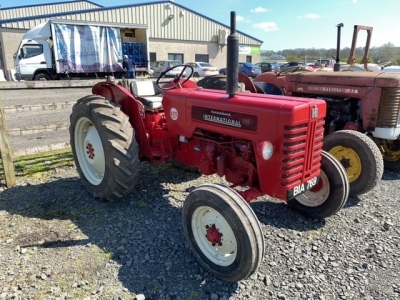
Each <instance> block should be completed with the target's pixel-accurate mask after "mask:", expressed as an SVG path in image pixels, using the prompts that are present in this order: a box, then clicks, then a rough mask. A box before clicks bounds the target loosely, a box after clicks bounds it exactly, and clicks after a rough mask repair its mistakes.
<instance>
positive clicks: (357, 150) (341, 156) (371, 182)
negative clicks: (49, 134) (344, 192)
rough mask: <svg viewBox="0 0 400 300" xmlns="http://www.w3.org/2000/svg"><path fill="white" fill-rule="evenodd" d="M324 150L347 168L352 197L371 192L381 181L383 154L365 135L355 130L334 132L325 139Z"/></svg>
mask: <svg viewBox="0 0 400 300" xmlns="http://www.w3.org/2000/svg"><path fill="white" fill-rule="evenodd" d="M323 149H324V150H325V151H327V152H329V153H330V154H332V155H333V156H334V157H335V158H336V159H337V160H338V161H340V163H341V164H342V165H343V167H344V168H345V170H346V173H347V176H348V178H349V182H350V196H357V195H361V194H364V193H367V192H369V191H371V190H372V189H373V188H374V187H376V185H377V184H378V183H379V181H380V180H381V178H382V175H383V159H382V154H381V153H380V150H379V148H378V146H377V145H376V144H375V143H374V141H373V140H372V139H371V138H369V137H368V136H366V135H365V134H363V133H361V132H358V131H354V130H339V131H336V132H333V133H331V134H328V135H327V136H326V137H325V139H324V146H323Z"/></svg>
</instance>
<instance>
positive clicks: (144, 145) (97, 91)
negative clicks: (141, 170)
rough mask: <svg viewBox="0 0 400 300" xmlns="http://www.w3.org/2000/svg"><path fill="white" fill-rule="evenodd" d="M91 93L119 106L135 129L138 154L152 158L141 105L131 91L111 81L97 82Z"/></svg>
mask: <svg viewBox="0 0 400 300" xmlns="http://www.w3.org/2000/svg"><path fill="white" fill-rule="evenodd" d="M92 93H93V94H94V95H100V96H103V97H104V98H106V99H108V100H110V101H113V102H115V103H117V104H119V105H120V106H121V110H122V111H123V112H124V113H125V114H126V115H127V116H128V117H129V122H130V123H131V125H132V127H133V128H134V129H135V137H136V141H137V143H138V144H139V155H140V156H145V157H148V158H153V155H152V154H151V149H150V142H149V139H148V137H147V134H146V128H145V126H144V122H143V117H144V109H143V106H142V104H141V103H140V102H139V101H138V100H136V99H135V98H134V97H133V95H132V94H131V92H129V91H128V90H127V89H126V88H124V87H123V86H120V85H117V84H115V83H113V82H98V83H96V84H95V85H94V86H93V88H92Z"/></svg>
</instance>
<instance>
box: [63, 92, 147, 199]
mask: <svg viewBox="0 0 400 300" xmlns="http://www.w3.org/2000/svg"><path fill="white" fill-rule="evenodd" d="M70 123H71V125H70V128H69V131H70V137H71V148H72V153H73V157H74V161H75V165H76V168H77V171H78V173H79V175H80V178H81V181H82V183H83V185H84V186H85V187H86V189H87V190H88V191H89V192H90V193H91V194H92V195H93V196H94V197H96V198H100V199H103V200H109V201H114V200H118V199H120V198H122V197H123V196H125V195H126V194H127V193H128V192H129V191H130V190H131V189H132V187H133V186H134V184H135V182H136V180H137V178H138V176H137V175H138V169H139V158H138V155H139V146H138V144H137V142H136V140H135V135H134V130H133V128H132V126H131V124H130V123H129V118H128V116H126V115H125V114H124V113H123V112H122V111H121V110H120V106H119V105H117V104H115V103H112V102H110V101H108V100H106V99H105V98H104V97H100V96H87V97H84V98H82V99H80V100H78V102H77V103H76V104H75V105H74V106H73V108H72V113H71V115H70Z"/></svg>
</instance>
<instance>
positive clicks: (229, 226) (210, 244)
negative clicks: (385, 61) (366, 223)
mask: <svg viewBox="0 0 400 300" xmlns="http://www.w3.org/2000/svg"><path fill="white" fill-rule="evenodd" d="M231 18H232V21H231V35H230V36H229V37H228V70H229V74H228V78H229V80H228V88H227V92H224V91H217V90H207V89H203V88H200V87H198V86H197V84H196V83H195V82H193V81H191V80H189V79H190V77H191V75H192V74H193V69H192V68H190V67H189V66H187V65H185V66H183V67H184V69H183V71H182V72H181V73H180V75H179V76H177V77H176V78H174V79H173V80H171V81H170V82H167V83H164V84H161V83H160V80H161V78H162V77H163V76H164V75H165V74H161V75H160V77H159V78H158V79H157V81H156V82H153V81H132V82H131V91H129V90H127V89H125V88H124V87H122V86H119V85H116V84H114V83H112V82H100V83H98V84H96V85H95V86H94V87H93V94H94V95H91V96H87V97H84V98H82V99H80V100H78V102H77V103H76V104H75V105H74V107H73V111H72V114H71V117H70V120H71V126H70V135H71V146H72V150H73V155H74V160H75V163H76V166H77V170H78V173H79V175H80V177H81V181H82V183H83V185H84V186H85V187H86V188H87V190H88V191H89V192H90V193H92V194H93V196H94V197H97V198H100V199H104V200H111V201H113V200H118V199H120V198H121V197H123V196H124V195H126V194H128V193H129V192H130V191H131V189H132V188H133V186H134V184H135V182H136V179H137V178H138V169H139V163H140V161H148V162H153V163H158V164H159V163H164V162H168V161H176V162H178V163H180V164H182V165H185V166H187V167H190V168H198V170H199V171H200V172H201V173H202V174H204V175H211V174H218V175H219V176H224V177H225V179H226V181H227V182H228V183H229V186H225V185H219V184H212V183H210V184H205V185H202V186H199V187H197V188H196V189H195V190H194V191H192V192H191V193H190V194H189V195H188V197H187V199H186V201H185V202H184V205H183V227H184V233H185V236H186V238H187V240H188V242H189V244H190V246H191V249H192V251H193V253H194V255H195V257H196V258H197V260H198V261H199V262H200V263H201V264H202V265H203V266H204V267H205V268H206V269H207V270H208V271H210V272H211V273H213V274H215V275H216V276H218V277H220V278H222V279H224V280H226V281H239V280H242V279H244V278H247V277H249V276H250V275H252V274H253V273H254V272H255V271H256V270H257V268H258V266H259V264H260V263H261V260H262V257H263V253H264V241H263V234H262V231H261V227H260V225H259V222H258V220H257V218H256V215H255V214H254V212H253V211H252V209H251V207H250V206H249V204H248V203H249V202H250V201H251V200H253V199H256V198H258V197H260V196H263V195H269V196H271V197H275V198H277V199H281V200H283V201H286V202H287V204H288V205H289V206H290V207H292V208H294V209H296V210H297V211H300V212H301V213H303V214H304V215H306V216H308V217H311V218H326V217H329V216H331V215H333V214H335V213H336V212H337V211H338V210H340V209H341V208H342V206H343V205H344V203H345V202H346V200H347V198H348V193H349V184H348V180H347V177H346V173H345V170H344V168H343V167H342V166H341V165H340V163H339V162H338V161H337V160H336V159H334V158H333V157H332V156H331V155H330V154H329V153H327V152H324V151H323V150H322V144H323V143H322V141H323V132H324V119H325V113H324V112H325V111H326V103H325V101H323V100H318V99H311V100H310V99H304V98H294V97H281V96H271V95H262V94H251V93H240V92H239V93H238V92H237V90H236V87H237V84H238V83H237V81H238V79H237V78H238V74H237V65H235V62H237V61H238V60H237V56H238V37H237V34H236V29H235V23H234V20H235V14H234V12H232V14H231ZM180 67H182V66H180ZM186 70H188V71H191V72H190V73H191V74H189V75H188V76H187V78H186V79H183V75H184V74H185V72H186ZM235 70H236V71H235ZM167 72H168V71H167ZM235 72H236V73H235ZM158 89H159V90H160V91H162V92H161V93H160V94H158V93H157V91H158Z"/></svg>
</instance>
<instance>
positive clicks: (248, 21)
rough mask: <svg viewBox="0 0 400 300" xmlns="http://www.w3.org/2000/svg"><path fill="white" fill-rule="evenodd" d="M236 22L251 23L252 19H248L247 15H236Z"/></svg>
mask: <svg viewBox="0 0 400 300" xmlns="http://www.w3.org/2000/svg"><path fill="white" fill-rule="evenodd" d="M236 22H245V23H251V22H250V20H248V19H246V18H245V17H242V16H239V15H237V16H236Z"/></svg>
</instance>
